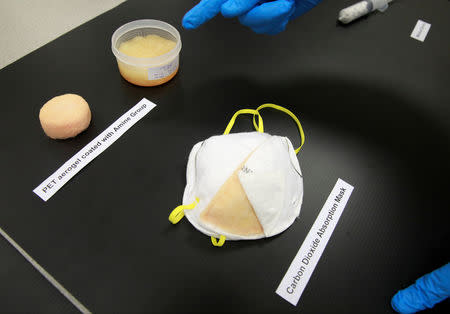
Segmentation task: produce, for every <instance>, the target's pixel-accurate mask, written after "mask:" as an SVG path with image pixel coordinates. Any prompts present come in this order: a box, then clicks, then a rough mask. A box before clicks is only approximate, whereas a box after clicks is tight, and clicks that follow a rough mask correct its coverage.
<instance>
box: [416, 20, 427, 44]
mask: <svg viewBox="0 0 450 314" xmlns="http://www.w3.org/2000/svg"><path fill="white" fill-rule="evenodd" d="M430 28H431V24H430V23H427V22H424V21H422V20H418V21H417V23H416V26H415V27H414V29H413V31H412V33H411V38H414V39H417V40H419V41H421V42H423V41H424V40H425V38H426V37H427V35H428V31H429V30H430Z"/></svg>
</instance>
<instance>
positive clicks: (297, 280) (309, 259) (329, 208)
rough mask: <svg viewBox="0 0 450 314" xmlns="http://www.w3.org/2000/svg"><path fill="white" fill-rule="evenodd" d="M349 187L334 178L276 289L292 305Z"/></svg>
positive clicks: (311, 269) (323, 248) (321, 247)
mask: <svg viewBox="0 0 450 314" xmlns="http://www.w3.org/2000/svg"><path fill="white" fill-rule="evenodd" d="M352 191H353V186H351V185H350V184H348V183H347V182H345V181H343V180H341V179H338V180H337V182H336V185H335V186H334V188H333V190H332V191H331V193H330V195H329V196H328V199H327V200H326V202H325V204H324V205H323V207H322V210H321V211H320V213H319V215H318V216H317V219H316V221H315V222H314V224H313V226H312V227H311V230H309V233H308V235H307V236H306V238H305V240H304V241H303V244H302V246H301V247H300V249H299V250H298V252H297V255H296V256H295V257H294V260H293V261H292V263H291V266H289V269H288V271H287V272H286V274H285V275H284V277H283V280H281V283H280V285H279V286H278V288H277V291H276V293H277V294H278V295H279V296H281V297H282V298H283V299H285V300H286V301H288V302H289V303H291V304H292V305H294V306H296V305H297V303H298V300H299V299H300V296H301V295H302V293H303V290H305V288H306V285H307V284H308V281H309V279H310V277H311V275H312V273H313V271H314V269H315V268H316V265H317V262H318V261H319V259H320V256H321V255H322V253H323V251H324V250H325V247H326V246H327V243H328V240H329V239H330V237H331V235H332V234H333V231H334V228H335V227H336V225H337V223H338V221H339V218H340V217H341V214H342V213H343V211H344V208H345V206H346V205H347V201H348V199H349V198H350V195H351V194H352Z"/></svg>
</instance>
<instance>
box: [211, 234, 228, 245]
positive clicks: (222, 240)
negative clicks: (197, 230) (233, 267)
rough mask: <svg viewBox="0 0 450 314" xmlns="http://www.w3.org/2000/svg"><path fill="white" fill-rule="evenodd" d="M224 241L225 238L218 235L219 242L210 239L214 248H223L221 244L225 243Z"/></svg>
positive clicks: (212, 238)
mask: <svg viewBox="0 0 450 314" xmlns="http://www.w3.org/2000/svg"><path fill="white" fill-rule="evenodd" d="M226 239H227V238H226V237H225V236H224V235H220V238H219V241H217V239H216V238H214V237H211V242H212V244H213V245H214V246H218V247H221V246H223V244H224V243H225V240H226Z"/></svg>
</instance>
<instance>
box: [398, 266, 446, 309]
mask: <svg viewBox="0 0 450 314" xmlns="http://www.w3.org/2000/svg"><path fill="white" fill-rule="evenodd" d="M449 296H450V263H448V264H446V265H444V266H442V267H441V268H438V269H436V270H434V271H433V272H431V273H429V274H426V275H425V276H423V277H420V278H419V279H417V280H416V283H415V284H413V285H411V286H409V287H408V288H406V289H403V290H400V291H399V292H397V293H396V294H395V295H394V297H393V298H392V301H391V305H392V308H393V309H394V310H396V311H397V312H399V313H404V314H407V313H416V312H418V311H421V310H424V309H427V308H432V307H433V306H434V305H435V304H437V303H439V302H441V301H443V300H445V299H446V298H448V297H449Z"/></svg>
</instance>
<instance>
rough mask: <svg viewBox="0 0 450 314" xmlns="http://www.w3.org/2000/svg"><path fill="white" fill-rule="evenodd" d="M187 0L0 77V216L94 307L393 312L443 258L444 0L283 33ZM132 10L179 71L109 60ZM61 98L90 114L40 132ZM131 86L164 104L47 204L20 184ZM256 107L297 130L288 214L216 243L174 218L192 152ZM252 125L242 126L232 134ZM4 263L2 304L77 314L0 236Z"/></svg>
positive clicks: (324, 10)
mask: <svg viewBox="0 0 450 314" xmlns="http://www.w3.org/2000/svg"><path fill="white" fill-rule="evenodd" d="M195 2H196V1H175V0H170V1H168V0H164V1H162V0H160V1H157V0H152V1H150V0H145V1H127V2H125V3H123V4H122V5H120V6H118V7H117V8H115V9H113V10H111V11H108V12H106V13H104V14H103V15H101V16H99V17H97V18H95V19H93V20H91V21H89V22H88V23H85V24H83V25H82V26H80V27H78V28H76V29H75V30H73V31H71V32H69V33H67V34H65V35H64V36H62V37H60V38H58V39H56V40H54V41H53V42H51V43H49V44H47V45H46V46H44V47H42V48H40V49H38V50H37V51H34V52H33V53H30V54H29V55H27V56H25V57H24V58H22V59H20V60H18V61H17V62H15V63H13V64H12V65H9V66H7V67H6V68H4V69H2V70H1V71H0V86H1V91H2V93H1V95H2V106H1V109H0V110H1V113H2V117H3V118H2V125H3V130H4V132H2V133H1V145H2V153H1V155H0V164H1V173H2V175H1V177H2V180H1V189H0V190H1V198H2V204H3V206H2V210H1V211H0V226H1V227H2V228H3V229H4V230H5V231H6V232H7V233H8V234H9V235H10V236H11V237H12V238H14V239H15V240H16V241H17V242H18V243H19V244H20V245H21V246H22V247H23V248H24V249H25V250H26V251H27V252H28V253H29V254H30V255H31V256H32V257H33V258H34V259H36V261H37V262H38V263H40V264H41V265H42V266H43V267H44V268H45V269H46V270H47V271H48V272H49V273H50V274H52V275H53V276H54V277H55V278H56V279H57V280H58V281H59V282H60V283H61V284H62V285H63V286H64V287H65V288H66V289H68V290H69V291H70V292H71V293H72V294H73V295H74V296H75V297H76V298H78V300H79V301H80V302H81V303H83V304H84V305H85V306H86V307H87V308H88V309H90V310H91V311H93V312H130V313H131V312H152V313H215V312H218V313H219V312H220V313H297V312H300V313H338V312H342V313H392V312H393V310H392V309H391V307H390V299H391V297H392V295H393V294H394V293H395V292H396V291H397V290H399V289H401V288H404V287H406V286H408V285H409V284H411V283H412V282H414V280H415V279H416V278H418V277H419V276H421V275H423V274H425V273H427V272H430V271H432V270H433V269H435V268H437V267H439V266H441V265H443V264H444V263H446V262H448V261H449V260H450V258H449V252H450V250H449V240H450V239H449V238H450V237H449V227H448V217H449V215H448V212H449V199H448V198H447V197H448V191H449V183H448V177H449V176H450V166H449V162H448V158H449V157H448V156H449V153H450V150H449V136H450V124H449V122H448V121H449V119H450V108H449V105H450V91H449V83H450V79H449V75H450V74H449V73H450V71H449V70H450V59H449V51H450V35H449V30H450V18H449V17H450V16H449V2H448V1H447V0H433V1H431V0H430V1H421V0H408V1H402V0H398V1H394V2H393V3H392V4H391V6H390V8H389V9H388V10H387V11H386V12H385V13H378V12H377V13H373V14H371V15H370V16H367V17H365V18H362V19H361V20H359V21H357V22H355V23H353V24H351V25H349V26H342V25H340V24H339V23H337V22H336V17H337V13H338V12H339V10H340V9H342V8H344V7H346V6H348V5H350V4H352V3H353V2H354V1H353V0H339V1H331V0H328V1H327V0H325V1H323V2H322V3H321V4H320V5H318V6H317V7H316V8H314V9H313V10H312V11H310V12H309V13H308V14H306V15H304V16H302V17H300V18H298V19H296V20H294V21H291V22H290V23H289V24H288V27H287V29H286V31H284V32H282V33H280V34H279V35H276V36H266V35H258V34H255V33H253V32H252V31H250V30H249V29H247V28H245V27H243V26H242V25H241V24H239V22H238V21H237V20H236V19H232V20H227V19H224V18H223V17H217V18H215V19H214V20H212V21H210V22H209V23H207V24H206V25H204V26H202V27H201V28H199V29H197V30H194V31H187V30H184V29H183V28H182V27H181V18H182V16H183V14H184V13H185V12H186V11H187V10H188V9H189V8H190V7H192V6H193V4H194V3H195ZM67 14H70V12H68V13H67ZM144 18H151V19H159V20H163V21H166V22H168V23H170V24H172V25H174V26H175V27H176V28H177V29H178V30H179V31H180V34H181V38H182V42H183V48H182V51H181V55H180V56H181V61H180V62H181V63H180V71H179V73H178V74H177V75H176V76H175V78H174V79H173V80H171V81H170V82H168V83H167V84H164V85H162V86H159V87H153V88H144V87H138V86H133V85H131V84H129V83H128V82H126V81H125V80H124V79H122V78H121V76H120V74H119V73H118V70H117V66H116V61H115V58H114V56H113V54H112V52H111V47H110V40H111V35H112V33H113V32H114V30H115V29H117V28H118V27H119V26H121V25H123V24H125V23H127V22H130V21H132V20H137V19H144ZM418 19H422V20H424V21H426V22H428V23H431V25H432V26H431V30H430V32H429V34H428V36H427V38H426V40H425V41H424V42H419V41H417V40H414V39H412V38H410V34H411V31H412V29H413V27H414V26H415V24H416V22H417V20H418ZM69 92H71V93H77V94H80V95H82V96H83V97H84V98H85V99H86V100H87V101H88V102H89V104H90V106H91V110H92V113H93V120H92V124H91V126H90V127H89V128H88V129H87V131H85V132H83V133H82V134H80V135H79V136H77V137H76V138H74V139H70V140H65V141H54V140H51V139H49V138H47V137H46V136H45V135H44V134H43V132H42V129H41V127H40V123H39V119H38V113H39V109H40V107H41V106H42V105H43V104H44V103H45V102H46V101H47V100H48V99H50V98H52V97H54V96H56V95H60V94H64V93H69ZM143 97H145V98H147V99H149V100H151V101H153V102H154V103H156V104H157V107H156V108H155V109H154V110H153V111H151V112H150V113H149V114H148V115H147V116H146V117H145V118H143V119H142V120H141V121H140V122H138V123H137V124H136V125H135V126H134V127H133V128H132V129H130V130H129V131H128V132H127V133H126V134H124V135H123V136H122V137H121V138H120V139H119V140H118V141H117V142H115V143H114V144H113V145H112V146H111V147H110V148H108V149H107V150H106V151H105V152H104V153H103V154H101V155H100V156H99V157H97V158H96V159H95V160H94V161H92V162H91V163H90V164H89V165H87V166H86V167H85V168H84V169H83V170H82V171H81V172H80V173H78V174H77V175H76V176H75V177H74V178H73V179H72V180H71V181H69V182H68V183H67V184H66V185H65V186H64V187H63V188H62V189H61V190H60V191H58V192H57V193H56V194H55V195H54V196H53V197H52V198H51V199H50V200H49V201H47V202H44V201H42V200H41V199H40V198H39V197H37V196H36V195H35V194H34V193H32V190H33V189H34V188H35V187H36V186H37V185H38V184H40V183H41V182H42V181H43V180H44V179H45V178H47V177H48V176H49V175H50V174H51V173H53V172H54V171H55V170H56V169H57V168H59V166H60V165H62V164H63V163H64V162H65V161H66V160H67V159H69V158H70V157H72V156H73V155H74V154H75V153H76V152H78V150H80V149H81V148H82V147H83V146H84V145H86V144H87V143H88V142H89V141H91V140H92V139H93V138H95V137H96V136H97V135H98V134H99V133H100V132H101V131H103V130H104V129H105V128H106V127H107V126H109V125H110V124H111V123H112V122H113V121H114V120H115V119H117V118H118V117H119V116H120V115H122V114H123V113H124V112H125V111H127V109H129V108H130V107H132V106H133V105H135V104H136V103H137V102H138V101H139V100H140V99H142V98H143ZM265 102H272V103H276V104H278V105H282V106H285V107H286V108H288V109H290V110H291V111H293V112H294V113H295V114H296V115H297V116H298V117H299V119H300V120H301V122H302V124H303V127H304V130H305V134H306V143H305V145H304V147H303V149H302V151H301V152H300V154H299V155H298V159H299V162H300V166H301V168H302V171H303V176H304V201H303V205H302V209H301V213H300V216H299V218H298V219H297V220H296V221H295V223H294V224H293V225H292V226H291V227H290V228H289V229H288V230H287V231H285V232H284V233H282V234H280V235H278V236H276V237H273V238H269V239H262V240H257V241H228V242H226V243H225V246H224V247H223V248H215V247H213V246H212V245H211V243H210V240H209V237H207V236H205V235H203V234H202V233H200V232H198V231H197V230H196V229H195V228H194V227H193V226H192V225H191V224H189V222H188V221H187V220H183V221H181V222H180V223H179V224H178V225H175V226H174V225H172V224H170V223H169V221H168V219H167V218H168V215H169V213H170V211H171V210H172V209H173V208H174V207H176V206H177V205H179V204H180V203H181V201H182V194H183V190H184V186H185V184H186V179H185V171H186V163H187V157H188V154H189V151H190V149H191V148H192V146H193V145H194V144H195V143H197V142H199V141H201V140H204V139H206V138H208V137H210V136H212V135H217V134H221V133H222V132H223V130H224V128H225V126H226V124H227V123H228V121H229V119H230V118H231V116H232V115H233V113H234V112H235V111H236V110H238V109H242V108H256V107H257V106H258V105H260V104H262V103H265ZM262 114H263V117H264V121H265V129H266V131H267V132H269V133H272V134H277V135H285V136H288V137H289V138H290V139H291V140H292V142H293V144H294V146H295V145H298V144H299V136H298V132H297V130H296V127H295V124H294V123H293V122H292V121H290V119H289V117H287V116H285V115H284V114H281V113H278V112H276V111H274V110H265V111H264V112H263V113H262ZM251 130H252V124H251V119H250V118H249V117H242V118H240V119H239V120H238V121H237V123H236V125H235V128H234V129H233V132H240V131H251ZM338 178H342V179H343V180H345V181H346V182H348V183H350V184H352V185H353V186H354V187H355V189H354V191H353V194H352V195H351V198H350V200H349V202H348V204H347V207H346V209H345V211H344V213H343V215H342V217H341V219H340V221H339V224H338V225H337V227H336V229H335V231H334V234H333V236H332V237H331V239H330V241H329V243H328V246H327V247H326V249H325V251H324V253H323V255H322V257H321V259H320V261H319V263H318V265H317V267H316V269H315V271H314V273H313V275H312V277H311V279H310V281H309V283H308V286H307V287H306V289H305V291H304V293H303V295H302V297H301V299H300V301H299V303H298V305H297V306H296V307H294V306H292V305H291V304H289V303H288V302H286V301H284V300H283V299H282V298H280V297H279V296H278V295H276V294H275V290H276V288H277V286H278V284H279V283H280V281H281V279H282V277H283V275H284V274H285V272H286V270H287V268H288V267H289V264H290V262H291V261H292V259H293V258H294V256H295V254H296V253H297V251H298V249H299V247H300V245H301V244H302V242H303V239H304V238H305V236H306V234H307V233H308V231H309V229H310V228H311V226H312V223H313V222H314V220H315V218H316V217H317V214H318V212H319V211H320V209H321V208H322V206H323V204H324V202H325V200H326V198H327V196H328V195H329V193H330V192H331V189H332V187H333V186H334V184H335V182H336V180H337V179H338ZM0 254H1V258H0V272H1V273H0V274H1V275H0V278H1V282H0V311H1V312H13V311H14V312H46V313H50V312H55V313H65V312H68V313H69V312H77V310H76V308H75V307H73V306H72V304H71V303H69V302H68V301H67V300H66V299H65V298H64V297H63V296H62V295H61V294H60V293H59V292H58V291H57V290H56V289H54V288H53V287H52V286H51V285H50V284H49V283H48V282H47V281H46V280H45V279H44V278H43V277H42V276H41V275H40V274H39V273H38V272H37V271H35V270H34V269H33V268H32V266H31V265H30V264H29V263H28V262H26V261H25V259H24V258H22V256H20V255H19V254H18V253H17V251H16V250H15V249H14V248H13V247H12V246H10V245H9V244H8V243H7V242H6V241H4V240H3V239H2V240H1V241H0ZM445 310H448V302H447V303H442V304H440V305H439V306H437V307H435V308H434V309H433V310H430V312H433V313H434V312H436V313H437V312H443V311H445Z"/></svg>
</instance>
